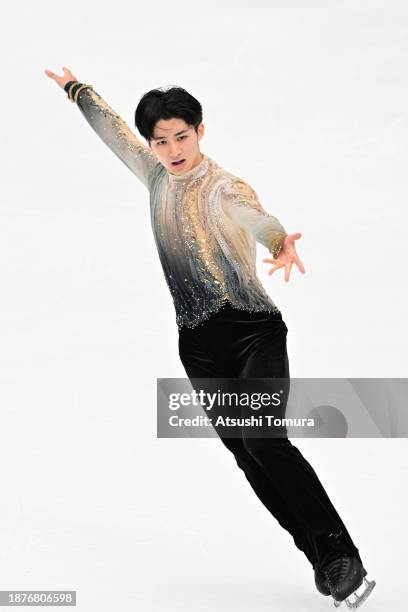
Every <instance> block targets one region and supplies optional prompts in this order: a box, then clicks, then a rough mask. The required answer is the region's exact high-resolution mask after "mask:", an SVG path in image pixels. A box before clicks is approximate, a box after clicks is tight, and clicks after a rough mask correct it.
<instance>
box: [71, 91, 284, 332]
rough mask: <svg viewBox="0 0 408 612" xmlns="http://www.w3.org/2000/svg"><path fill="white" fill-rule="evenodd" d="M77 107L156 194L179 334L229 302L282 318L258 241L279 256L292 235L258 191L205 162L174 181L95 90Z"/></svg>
mask: <svg viewBox="0 0 408 612" xmlns="http://www.w3.org/2000/svg"><path fill="white" fill-rule="evenodd" d="M71 83H72V82H71ZM69 85H70V84H69V83H67V85H66V86H65V90H66V91H68V88H69ZM67 86H68V87H67ZM77 90H78V88H77ZM72 101H75V102H76V103H77V105H78V106H79V108H80V110H81V113H82V114H83V115H84V117H85V119H86V120H87V121H88V123H89V124H90V125H91V126H92V128H93V129H94V130H95V132H96V133H97V134H98V135H99V136H100V137H101V139H102V140H103V141H104V142H105V143H106V144H107V145H108V146H109V147H110V149H111V150H112V151H113V152H114V153H115V154H116V155H117V156H118V157H119V158H120V159H121V160H122V161H123V162H124V163H125V164H126V165H127V166H128V167H129V168H130V170H131V171H132V172H133V173H134V174H135V175H136V176H137V178H138V179H139V180H141V181H142V182H143V184H144V185H145V186H146V187H147V189H148V191H149V193H150V210H151V223H152V229H153V234H154V238H155V242H156V246H157V250H158V253H159V257H160V261H161V264H162V267H163V272H164V276H165V278H166V281H167V284H168V287H169V289H170V291H171V294H172V297H173V301H174V306H175V310H176V321H177V325H178V327H179V328H181V327H182V326H187V327H195V326H196V325H198V324H200V323H202V322H203V321H204V320H206V319H208V318H209V317H210V316H211V314H212V313H215V312H217V311H218V310H219V309H220V308H221V306H222V305H223V304H224V303H225V302H230V303H231V304H232V305H233V306H235V307H236V308H239V309H243V310H250V311H268V312H275V311H279V309H278V308H277V306H276V305H275V304H274V302H273V301H272V300H271V298H270V297H269V296H268V294H267V293H266V291H265V289H264V287H263V286H262V284H261V282H260V280H259V279H258V277H257V275H256V241H258V242H260V243H261V244H263V245H264V246H265V247H266V248H268V249H269V251H270V252H271V253H272V255H273V256H277V255H278V253H279V251H280V249H281V248H282V243H283V240H284V238H285V236H287V233H286V231H285V230H284V228H283V227H282V225H281V224H280V223H279V221H278V220H277V219H276V218H275V217H273V216H272V215H270V214H268V213H267V212H266V211H265V210H264V209H263V207H262V206H261V204H260V202H259V199H258V196H257V194H256V192H255V191H254V189H253V188H252V187H250V186H249V185H248V184H247V183H246V182H244V181H243V180H241V179H240V178H238V177H236V176H234V175H233V174H231V173H229V172H227V171H226V170H224V169H223V168H221V167H220V166H219V165H218V164H217V163H216V162H215V161H214V160H213V159H211V158H210V157H208V156H207V155H205V154H203V157H202V160H201V162H200V163H199V164H198V165H197V166H195V167H194V168H192V169H191V170H189V171H187V172H185V173H184V174H182V175H175V174H171V173H170V172H168V171H167V169H166V168H165V166H164V165H163V164H161V163H160V162H159V161H158V159H157V158H156V156H155V155H154V154H153V152H152V151H151V149H150V148H149V147H148V146H146V145H144V144H142V143H141V142H140V141H139V140H138V139H137V138H136V136H135V134H134V133H133V132H132V131H131V130H130V128H129V127H128V125H127V124H126V123H125V122H124V121H123V119H121V118H120V117H119V116H118V115H117V114H116V113H115V112H114V111H113V110H112V108H111V107H110V106H108V104H107V103H106V102H105V101H104V100H103V99H102V98H101V96H100V95H99V94H98V93H96V91H94V90H93V88H92V86H90V85H84V86H83V87H82V88H79V91H77V95H76V97H75V100H72Z"/></svg>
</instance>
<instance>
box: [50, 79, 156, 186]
mask: <svg viewBox="0 0 408 612" xmlns="http://www.w3.org/2000/svg"><path fill="white" fill-rule="evenodd" d="M63 70H64V73H65V75H64V76H63V77H59V76H58V75H56V74H54V73H53V72H51V71H50V70H46V71H45V73H46V74H47V76H49V77H50V78H53V79H54V80H55V81H56V82H57V83H58V85H59V86H60V87H62V88H63V89H64V90H65V91H66V92H67V94H68V97H69V99H70V100H71V101H72V102H75V103H76V104H77V105H78V107H79V109H80V111H81V113H82V114H83V116H84V117H85V119H86V120H87V122H88V123H89V124H90V126H91V127H92V128H93V129H94V130H95V132H96V133H97V134H98V136H99V137H100V138H101V139H102V140H103V142H104V143H105V144H107V145H108V147H109V148H110V149H111V150H112V151H113V152H114V153H115V154H116V155H117V156H118V157H119V159H121V160H122V162H123V163H124V164H126V166H127V167H128V168H129V169H130V170H131V171H132V172H133V173H134V174H135V175H136V176H137V178H138V179H139V180H141V181H142V182H143V183H144V185H145V186H146V187H147V186H148V176H149V174H150V172H151V171H152V170H153V168H154V167H155V166H157V165H158V164H160V162H159V161H158V160H157V158H156V156H155V155H154V154H153V153H152V151H151V150H150V149H149V147H147V146H146V145H144V144H143V143H142V142H140V140H138V138H137V137H136V135H135V134H134V133H133V132H132V131H131V130H130V128H129V126H128V125H127V124H126V123H125V121H124V120H123V119H122V118H121V117H120V116H119V115H118V114H117V113H115V111H114V110H113V109H112V108H111V107H110V106H109V105H108V104H107V103H106V102H105V100H103V98H102V97H101V96H100V95H99V94H98V93H97V92H96V91H94V89H93V87H92V85H87V84H85V83H80V82H79V81H78V80H77V79H76V78H75V77H74V75H73V74H72V73H71V72H70V71H69V70H68V69H67V68H64V69H63Z"/></svg>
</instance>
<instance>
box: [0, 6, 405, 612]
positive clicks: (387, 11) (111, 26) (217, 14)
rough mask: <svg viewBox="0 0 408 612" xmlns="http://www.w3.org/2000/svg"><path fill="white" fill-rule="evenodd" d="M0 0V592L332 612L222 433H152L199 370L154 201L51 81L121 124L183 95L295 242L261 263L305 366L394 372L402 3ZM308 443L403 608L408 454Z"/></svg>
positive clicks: (394, 443) (401, 202) (85, 601)
mask: <svg viewBox="0 0 408 612" xmlns="http://www.w3.org/2000/svg"><path fill="white" fill-rule="evenodd" d="M1 12H2V19H1V24H2V25H1V29H2V36H1V42H0V46H1V64H2V96H1V102H0V103H1V105H2V113H1V117H2V121H1V139H2V161H1V172H2V176H1V187H2V189H1V192H2V198H1V205H0V206H1V208H0V221H1V223H0V257H1V262H2V265H1V279H0V281H1V314H0V333H1V341H0V432H1V437H0V475H1V476H0V478H1V493H0V590H12V589H15V590H18V589H25V590H28V589H33V590H39V589H46V590H51V589H71V590H77V597H78V604H77V608H78V609H80V610H83V611H86V612H108V611H109V612H111V611H112V610H120V611H121V612H130V611H132V612H133V611H134V610H142V611H143V612H150V611H153V610H154V611H160V612H162V611H166V612H176V611H177V612H178V611H180V610H188V611H194V612H196V611H197V612H201V611H203V612H204V611H205V612H207V611H211V612H227V611H228V612H229V611H231V612H244V611H249V610H250V611H253V612H255V611H264V610H265V611H278V612H279V611H281V610H282V611H293V610H296V611H298V610H299V611H300V610H302V611H308V610H313V611H319V610H322V611H323V610H329V609H332V604H331V602H330V600H329V599H328V598H327V599H325V598H323V597H322V596H320V595H319V594H318V593H317V591H316V590H315V587H314V584H313V575H312V572H311V570H310V567H309V565H308V563H307V561H306V560H305V558H304V557H303V555H302V553H300V552H299V551H298V550H297V549H296V547H295V546H294V544H293V541H292V539H291V537H290V536H289V534H287V532H285V531H283V530H282V529H281V528H280V527H279V525H278V523H277V522H276V521H275V520H274V519H273V517H271V516H270V515H269V513H268V512H267V511H266V510H265V509H264V508H263V507H262V505H261V503H260V502H259V501H258V499H257V498H256V497H255V495H254V494H253V493H252V492H251V490H250V488H249V485H248V483H247V482H246V480H245V478H244V476H243V474H242V472H240V471H239V470H238V468H237V467H236V465H235V461H234V458H233V456H232V455H230V454H229V453H228V451H226V450H225V449H224V448H223V447H222V445H221V443H220V442H219V441H218V440H188V439H185V440H163V439H159V440H158V439H156V438H155V423H156V421H155V397H156V396H155V384H156V378H157V377H172V376H174V377H177V376H180V377H181V376H184V370H183V368H182V365H181V363H180V361H179V359H178V354H177V329H176V326H175V322H174V312H173V306H172V302H171V298H170V294H169V293H168V290H167V287H166V285H165V282H164V278H163V275H162V271H161V268H160V263H159V261H158V258H157V255H156V250H155V246H154V241H153V237H152V234H151V230H150V225H149V224H150V220H149V210H148V197H147V191H146V190H145V188H144V187H143V185H141V184H139V183H138V182H137V180H136V179H135V178H134V176H133V175H132V174H131V173H130V172H129V170H128V169H127V168H126V167H125V166H124V165H122V164H121V162H120V161H119V160H118V159H117V158H116V157H115V156H114V155H113V154H112V153H111V152H110V151H109V150H108V149H107V148H106V147H105V146H104V145H103V143H102V142H101V141H100V140H99V139H98V137H97V136H96V135H95V134H94V133H93V132H92V130H91V129H90V128H89V126H87V125H86V123H85V121H84V119H83V117H82V115H81V114H80V113H79V111H78V110H77V109H76V108H75V106H74V105H72V104H71V103H70V102H69V101H68V100H67V98H66V96H65V93H64V92H62V91H61V90H59V89H58V88H57V87H56V85H55V84H54V83H53V82H52V81H51V80H50V79H48V78H47V77H46V76H45V74H44V69H45V68H49V69H51V70H54V71H56V72H58V73H60V74H61V73H62V69H61V67H62V66H68V67H69V68H71V69H72V70H73V72H74V74H75V75H76V76H77V78H78V79H79V80H82V81H84V82H87V83H92V84H93V86H94V88H95V89H96V91H98V92H99V93H100V94H101V95H102V96H103V97H104V98H105V99H106V100H107V101H108V102H109V103H110V104H111V105H112V106H113V108H115V110H117V112H119V113H120V114H121V115H122V116H123V117H124V118H125V120H126V121H127V122H128V123H129V125H131V126H133V112H134V109H135V107H136V105H137V102H138V100H139V98H140V96H141V95H142V94H143V93H144V92H145V91H148V90H149V89H151V88H153V87H157V86H168V85H181V86H183V87H185V88H186V89H187V90H189V91H191V92H192V93H193V94H194V95H195V96H196V97H197V98H198V99H199V100H200V101H201V103H202V104H203V107H204V123H205V126H206V135H205V138H204V139H203V141H202V150H203V151H204V152H205V153H207V154H208V155H209V156H210V157H213V158H214V159H215V160H216V161H218V163H220V164H221V165H222V166H223V167H225V168H226V169H227V170H229V171H231V172H234V173H235V174H237V175H238V176H241V177H242V178H244V179H245V180H247V181H248V182H249V183H250V184H251V185H253V186H254V187H255V189H256V190H257V192H258V194H259V195H260V197H261V199H262V202H263V204H264V206H265V208H266V209H267V210H269V211H270V212H271V213H272V214H275V215H276V216H277V217H278V218H279V220H280V221H281V222H282V223H283V225H284V226H285V227H286V228H287V229H288V230H289V231H290V232H295V231H301V232H302V233H303V237H302V239H301V240H300V241H299V242H298V251H299V253H300V255H301V257H302V259H303V261H304V264H305V266H306V270H307V273H306V275H305V276H302V275H300V274H299V273H298V271H297V270H296V269H293V272H292V278H291V280H290V282H289V283H287V284H286V283H284V281H283V278H282V276H279V274H276V275H273V277H272V278H271V277H268V276H267V274H266V270H267V268H265V267H264V264H262V263H261V259H262V258H263V257H265V256H266V255H267V252H266V251H265V250H264V249H263V248H262V247H261V246H260V247H259V250H258V255H259V261H260V263H259V275H260V278H261V279H262V280H263V282H264V283H265V286H266V287H267V289H268V291H269V293H270V295H271V296H272V298H273V299H274V300H275V301H276V303H277V304H278V305H279V307H280V308H281V310H282V311H283V313H284V318H285V321H286V323H287V325H288V328H289V336H288V348H289V357H290V364H291V375H292V376H293V377H295V376H299V377H300V376H301V377H320V376H321V377H342V376H344V377H405V376H407V361H406V346H407V326H406V312H407V306H408V304H407V302H408V299H407V289H406V262H407V247H406V243H407V238H406V227H407V181H406V177H407V131H408V124H407V117H408V114H407V113H408V111H407V102H408V86H407V49H408V5H407V3H406V2H402V1H397V0H388V2H380V1H378V0H374V1H368V0H367V1H351V0H347V1H342V2H336V1H333V0H332V1H329V2H325V1H324V0H313V1H311V2H301V1H300V0H298V1H292V0H289V1H286V0H285V1H284V0H279V1H272V2H269V1H266V0H265V1H254V2H244V1H237V0H235V1H226V0H224V1H220V2H215V0H211V1H206V2H205V3H191V2H187V1H185V0H184V1H179V2H177V3H170V2H164V1H156V2H154V3H152V4H151V6H150V7H149V6H148V4H147V2H143V3H142V2H137V1H132V2H130V1H124V0H119V1H117V2H109V3H108V2H103V1H98V2H96V1H92V2H90V1H86V0H85V1H82V2H72V1H70V2H66V1H65V0H64V1H60V2H50V1H49V0H48V1H45V0H43V1H37V2H28V1H27V0H26V1H20V2H15V3H14V2H11V0H8V2H6V3H3V5H2V10H1ZM295 442H296V444H297V445H298V446H299V448H300V449H301V450H302V451H303V452H304V454H305V456H306V458H307V459H308V460H309V461H310V462H311V463H312V465H313V466H314V467H315V469H316V471H317V472H318V474H319V477H320V478H321V480H322V482H323V484H324V485H325V487H326V489H327V492H328V493H329V495H330V497H331V498H332V501H333V502H334V504H335V506H336V508H337V509H338V511H339V513H340V514H341V516H342V517H343V519H344V521H345V522H346V524H347V526H348V528H349V530H350V532H351V534H352V536H353V538H354V540H355V542H356V544H357V545H358V546H359V548H360V552H361V554H362V556H363V559H364V560H365V563H366V567H367V570H368V572H369V577H374V578H375V579H376V580H377V582H378V585H377V588H376V592H375V593H374V594H373V596H372V597H371V599H370V600H369V602H367V603H366V604H365V606H364V610H367V612H369V611H370V610H373V611H374V610H381V611H383V610H392V611H393V612H399V611H402V610H405V609H406V592H405V591H406V588H405V583H406V548H407V543H408V542H407V540H408V538H407V532H406V516H407V513H408V504H407V496H406V481H407V471H408V470H407V467H408V460H407V452H406V451H407V442H406V440H404V439H394V440H390V439H386V440H385V439H372V440H366V439H365V440H357V439H347V440H298V441H295ZM50 609H60V608H50Z"/></svg>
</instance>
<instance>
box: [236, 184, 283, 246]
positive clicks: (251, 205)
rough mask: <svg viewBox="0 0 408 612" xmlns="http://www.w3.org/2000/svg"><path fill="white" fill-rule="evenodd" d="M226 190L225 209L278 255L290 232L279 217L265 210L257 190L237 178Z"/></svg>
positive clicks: (258, 240) (239, 223) (240, 225)
mask: <svg viewBox="0 0 408 612" xmlns="http://www.w3.org/2000/svg"><path fill="white" fill-rule="evenodd" d="M224 192H225V194H226V199H225V209H226V211H227V212H228V214H229V215H230V217H231V218H232V219H233V220H234V221H235V222H236V223H237V224H238V225H239V227H241V228H242V229H245V230H247V231H248V232H250V233H251V234H252V235H253V236H254V238H255V240H257V242H260V243H261V244H263V245H264V246H265V247H266V248H267V249H269V251H270V252H271V253H272V255H273V257H277V256H278V255H279V253H280V251H281V249H282V246H283V241H284V239H285V237H286V236H287V235H288V234H287V233H286V230H285V229H284V227H283V226H282V225H281V224H280V223H279V221H278V219H277V218H276V217H274V216H272V215H270V214H269V213H267V212H266V210H264V208H263V207H262V205H261V203H260V202H259V198H258V196H257V194H256V192H255V190H254V189H253V188H252V187H250V185H248V184H247V183H245V182H244V181H242V180H240V179H236V180H233V181H231V182H230V183H228V184H227V185H226V187H225V189H224Z"/></svg>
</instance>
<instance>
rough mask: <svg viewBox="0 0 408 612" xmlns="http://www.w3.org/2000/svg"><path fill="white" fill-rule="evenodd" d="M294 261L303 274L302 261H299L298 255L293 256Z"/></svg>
mask: <svg viewBox="0 0 408 612" xmlns="http://www.w3.org/2000/svg"><path fill="white" fill-rule="evenodd" d="M295 262H296V265H297V267H298V268H299V270H300V271H301V272H302V274H304V273H305V272H306V270H305V268H304V266H303V264H302V262H301V261H300V259H299V257H295Z"/></svg>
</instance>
